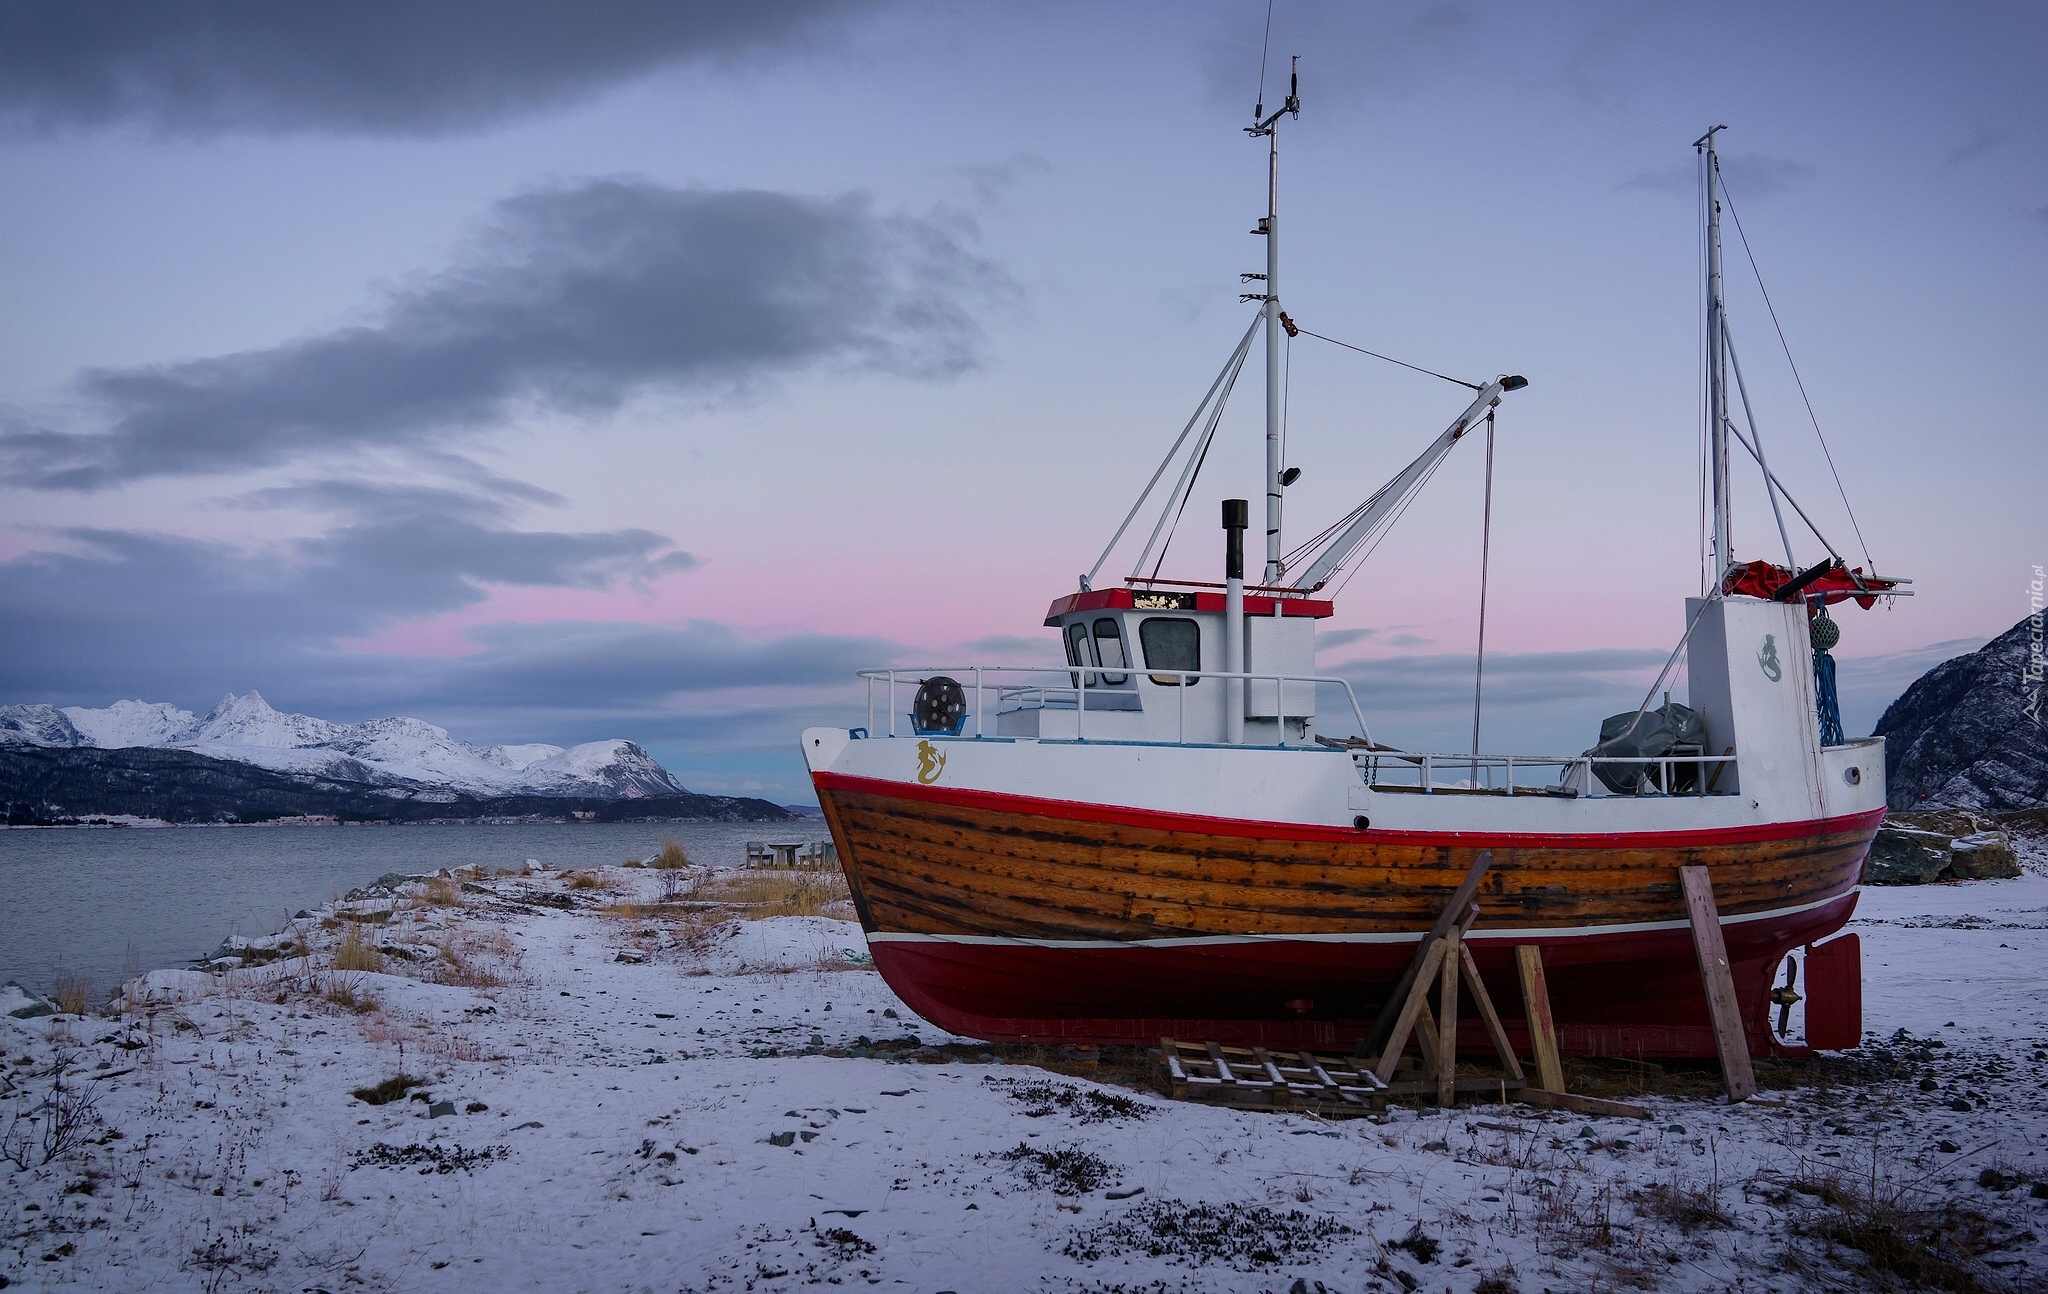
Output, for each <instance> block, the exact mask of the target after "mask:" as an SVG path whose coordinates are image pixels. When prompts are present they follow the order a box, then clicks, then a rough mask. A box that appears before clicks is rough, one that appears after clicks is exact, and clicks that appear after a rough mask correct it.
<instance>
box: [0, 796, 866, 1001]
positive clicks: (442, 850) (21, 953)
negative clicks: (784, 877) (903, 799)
mask: <svg viewBox="0 0 2048 1294" xmlns="http://www.w3.org/2000/svg"><path fill="white" fill-rule="evenodd" d="M827 836H828V833H827V832H826V830H825V825H824V823H823V822H821V821H819V820H818V819H815V818H812V819H808V820H805V821H799V822H647V823H639V822H617V823H612V822H588V823H532V822H521V823H468V822H462V823H439V822H436V823H407V824H392V825H364V826H325V827H321V826H285V827H271V826H206V827H33V828H22V827H14V828H0V983H4V982H6V981H8V980H18V981H20V982H21V983H22V984H25V985H27V986H28V987H30V988H32V989H35V990H36V991H38V992H44V993H47V992H49V991H50V989H51V987H52V985H53V983H54V981H55V978H56V975H57V973H58V972H59V971H63V972H68V973H69V974H71V975H74V976H82V977H83V978H84V979H85V980H86V981H88V982H89V983H90V984H91V986H92V989H93V995H94V997H95V998H99V997H104V996H105V995H106V994H108V993H110V992H112V991H113V990H114V989H115V988H116V987H118V986H119V985H120V983H121V979H122V971H123V968H124V965H129V966H131V967H132V966H139V967H140V968H141V969H143V970H153V969H156V968H159V967H166V966H189V965H191V964H192V963H193V962H194V961H195V960H197V959H199V958H202V957H204V956H206V955H207V954H208V953H211V952H212V951H213V950H214V949H216V948H218V947H219V946H220V942H221V940H222V939H223V938H225V937H227V936H229V935H236V934H240V935H260V934H268V933H270V932H272V931H275V930H277V929H279V928H280V927H281V926H282V925H283V924H284V922H285V920H286V918H287V917H289V916H290V914H291V913H293V912H297V911H298V910H300V909H301V908H312V907H317V906H318V905H320V904H322V903H325V902H327V901H328V900H329V899H332V898H334V897H336V896H337V895H340V894H344V893H346V892H347V891H349V890H351V889H354V888H355V887H356V886H359V885H367V884H368V883H370V882H371V881H374V880H376V879H377V878H378V877H379V876H382V875H384V874H386V873H387V872H404V873H407V874H413V873H424V872H434V871H438V870H440V869H441V868H444V867H445V868H456V867H470V866H478V867H484V868H487V869H490V870H492V871H496V870H497V869H499V868H514V869H516V868H518V867H519V866H521V865H522V864H524V863H526V862H528V861H529V860H531V861H534V862H537V863H544V864H546V865H547V866H549V867H556V868H572V867H592V866H599V865H603V864H618V863H622V862H624V861H625V860H627V859H629V858H634V859H645V858H648V857H650V856H652V855H653V854H655V853H656V852H658V851H659V850H660V849H661V847H662V844H663V843H664V842H665V841H667V840H677V841H680V842H681V843H682V845H683V848H684V849H685V850H687V851H688V853H689V855H690V858H691V860H692V861H694V862H697V863H701V864H704V865H708V866H712V867H730V866H734V865H736V864H738V863H739V862H740V861H741V860H742V859H743V858H744V857H745V856H746V842H748V841H750V840H760V841H769V842H776V843H796V842H801V843H805V844H808V843H810V842H811V841H814V840H823V839H826V838H827ZM131 945H132V948H133V956H132V957H131V955H130V949H131Z"/></svg>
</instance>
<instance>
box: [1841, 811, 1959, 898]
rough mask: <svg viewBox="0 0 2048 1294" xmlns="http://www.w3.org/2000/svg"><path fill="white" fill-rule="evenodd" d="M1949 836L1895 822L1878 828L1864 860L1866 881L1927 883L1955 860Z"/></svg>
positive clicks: (1869, 882) (1880, 883)
mask: <svg viewBox="0 0 2048 1294" xmlns="http://www.w3.org/2000/svg"><path fill="white" fill-rule="evenodd" d="M1951 843H1952V842H1951V841H1950V839H1949V837H1947V836H1944V835H1942V834H1941V833H1940V832H1938V831H1921V830H1920V829H1918V828H1917V827H1901V826H1895V825H1893V824H1892V823H1889V822H1888V823H1886V824H1885V825H1883V826H1881V827H1879V828H1878V829H1877V839H1875V840H1873V841H1871V842H1870V856H1869V857H1868V858H1866V859H1864V860H1863V883H1864V884H1865V885H1925V884H1927V883H1928V882H1929V881H1932V880H1933V879H1934V878H1935V877H1937V876H1940V875H1941V874H1942V873H1943V872H1945V871H1947V870H1948V868H1949V865H1950V864H1951V863H1952V862H1953V861H1954V854H1953V853H1952V852H1951V849H1950V845H1951Z"/></svg>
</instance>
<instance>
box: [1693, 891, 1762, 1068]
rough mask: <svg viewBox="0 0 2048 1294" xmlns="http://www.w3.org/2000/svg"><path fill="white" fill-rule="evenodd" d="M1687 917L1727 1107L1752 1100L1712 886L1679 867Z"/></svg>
mask: <svg viewBox="0 0 2048 1294" xmlns="http://www.w3.org/2000/svg"><path fill="white" fill-rule="evenodd" d="M1678 881H1679V884H1680V885H1681V886H1683V887H1684V889H1685V915H1686V919H1687V920H1689V921H1690V922H1691V923H1692V949H1693V952H1694V953H1695V954H1696V955H1697V956H1698V957H1699V963H1700V980H1701V982H1702V983H1703V984H1704V985H1705V986H1706V991H1707V1011H1708V1013H1709V1014H1710V1015H1711V1016H1712V1017H1713V1020H1714V1045H1715V1046H1716V1047H1717V1048H1719V1049H1720V1052H1721V1074H1722V1077H1723V1078H1725V1079H1726V1080H1727V1083H1728V1099H1729V1100H1730V1101H1747V1100H1748V1099H1749V1098H1750V1097H1752V1096H1755V1095H1756V1071H1755V1070H1754V1069H1752V1068H1751V1067H1750V1063H1749V1043H1748V1041H1747V1040H1746V1039H1744V1037H1743V1034H1742V1007H1741V1004H1740V1003H1739V1002H1738V1001H1737V1000H1736V997H1735V976H1734V973H1733V971H1732V970H1731V969H1730V967H1729V965H1728V946H1727V944H1725V943H1724V942H1722V939H1721V914H1720V911H1719V910H1718V909H1717V908H1716V907H1715V906H1714V880H1713V877H1712V876H1710V875H1708V873H1707V869H1706V868H1704V867H1701V866H1697V865H1694V866H1690V867H1681V868H1679V869H1678Z"/></svg>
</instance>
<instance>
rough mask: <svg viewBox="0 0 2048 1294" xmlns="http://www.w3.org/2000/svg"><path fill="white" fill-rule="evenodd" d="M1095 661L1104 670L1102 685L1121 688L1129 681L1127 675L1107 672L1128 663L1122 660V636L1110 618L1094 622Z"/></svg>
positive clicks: (1113, 619) (1114, 621) (1129, 677)
mask: <svg viewBox="0 0 2048 1294" xmlns="http://www.w3.org/2000/svg"><path fill="white" fill-rule="evenodd" d="M1095 659H1096V660H1097V661H1099V662H1100V663H1101V664H1102V666H1103V668H1104V672H1103V675H1102V681H1103V682H1104V683H1107V684H1109V685H1110V686H1111V687H1121V686H1122V685H1123V684H1125V683H1128V682H1130V681H1131V676H1130V675H1129V674H1112V673H1109V672H1108V671H1109V670H1111V669H1115V668H1118V667H1121V666H1123V665H1125V664H1127V663H1128V662H1126V661H1125V660H1124V638H1123V634H1122V633H1121V632H1120V631H1119V630H1118V629H1117V624H1116V620H1115V618H1114V617H1112V616H1104V617H1102V618H1101V619H1099V620H1097V621H1096V622H1095Z"/></svg>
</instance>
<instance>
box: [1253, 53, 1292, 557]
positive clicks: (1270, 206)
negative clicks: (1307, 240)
mask: <svg viewBox="0 0 2048 1294" xmlns="http://www.w3.org/2000/svg"><path fill="white" fill-rule="evenodd" d="M1300 66H1301V56H1300V55H1299V54H1297V55H1295V56H1294V62H1293V65H1292V67H1291V68H1290V70H1289V72H1288V78H1287V102H1286V103H1284V104H1282V105H1281V106H1280V107H1279V108H1278V109H1276V110H1275V111H1274V113H1273V115H1272V116H1270V117H1267V116H1265V111H1266V105H1265V104H1264V103H1260V104H1258V105H1257V106H1256V107H1254V108H1253V109H1252V120H1253V122H1254V123H1255V124H1253V125H1250V126H1246V127H1245V133H1246V134H1249V135H1251V136H1253V137H1254V138H1256V137H1257V136H1260V135H1264V136H1265V137H1266V140H1267V145H1266V216H1265V219H1263V220H1261V221H1259V227H1258V228H1257V229H1254V230H1253V231H1252V232H1253V233H1255V234H1264V235H1265V236H1266V274H1265V279H1266V290H1265V292H1264V293H1262V294H1260V295H1261V296H1263V297H1264V299H1265V303H1266V304H1265V316H1266V571H1265V578H1264V579H1262V580H1261V581H1260V583H1262V584H1269V585H1272V584H1278V583H1279V582H1280V569H1281V568H1280V503H1281V491H1282V490H1283V489H1284V488H1285V487H1284V486H1282V485H1281V484H1280V396H1281V391H1280V329H1281V325H1280V131H1279V123H1280V118H1282V117H1284V116H1287V115H1288V114H1290V113H1291V114H1293V115H1294V116H1295V117H1296V118H1297V119H1299V118H1300V116H1301V97H1300V94H1299V91H1300V89H1301V73H1300V71H1299V68H1300Z"/></svg>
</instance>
